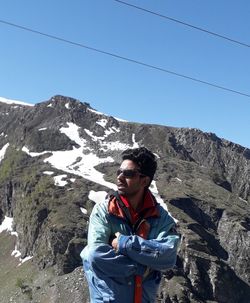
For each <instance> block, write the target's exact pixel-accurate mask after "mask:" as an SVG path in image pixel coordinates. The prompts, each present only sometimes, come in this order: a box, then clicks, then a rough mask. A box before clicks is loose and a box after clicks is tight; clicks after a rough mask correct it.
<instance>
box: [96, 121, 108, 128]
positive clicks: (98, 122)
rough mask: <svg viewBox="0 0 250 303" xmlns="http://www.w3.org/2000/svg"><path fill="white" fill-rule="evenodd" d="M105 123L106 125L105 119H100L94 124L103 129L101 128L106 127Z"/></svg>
mask: <svg viewBox="0 0 250 303" xmlns="http://www.w3.org/2000/svg"><path fill="white" fill-rule="evenodd" d="M107 123H108V120H107V119H101V120H99V121H97V122H96V124H99V125H101V127H103V128H105V127H106V125H107Z"/></svg>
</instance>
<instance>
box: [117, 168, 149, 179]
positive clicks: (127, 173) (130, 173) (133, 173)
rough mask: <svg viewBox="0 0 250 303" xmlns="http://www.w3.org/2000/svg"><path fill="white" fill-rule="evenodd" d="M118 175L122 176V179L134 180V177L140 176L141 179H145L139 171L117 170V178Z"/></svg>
mask: <svg viewBox="0 0 250 303" xmlns="http://www.w3.org/2000/svg"><path fill="white" fill-rule="evenodd" d="M120 174H122V175H123V177H124V178H128V179H131V178H134V177H135V176H136V175H138V174H139V175H140V176H141V177H145V175H143V174H141V173H140V170H139V169H121V168H119V169H118V170H117V172H116V175H117V177H118V176H120Z"/></svg>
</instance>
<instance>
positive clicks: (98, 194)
mask: <svg viewBox="0 0 250 303" xmlns="http://www.w3.org/2000/svg"><path fill="white" fill-rule="evenodd" d="M107 194H108V193H107V192H106V191H94V190H91V191H90V192H89V195H88V198H89V199H90V200H91V201H94V202H95V203H99V202H101V201H104V200H105V198H106V196H107Z"/></svg>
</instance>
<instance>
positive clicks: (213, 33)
mask: <svg viewBox="0 0 250 303" xmlns="http://www.w3.org/2000/svg"><path fill="white" fill-rule="evenodd" d="M114 1H115V2H119V3H120V4H124V5H127V6H130V7H132V8H136V9H138V10H141V11H143V12H146V13H149V14H152V15H155V16H158V17H161V18H164V19H167V20H169V21H173V22H176V23H179V24H182V25H185V26H188V27H189V28H192V29H195V30H198V31H201V32H204V33H206V34H209V35H213V36H216V37H218V38H221V39H224V40H227V41H230V42H232V43H236V44H239V45H241V46H245V47H250V44H247V43H244V42H241V41H238V40H235V39H232V38H230V37H226V36H223V35H221V34H218V33H215V32H212V31H209V30H207V29H204V28H201V27H198V26H195V25H192V24H189V23H186V22H183V21H181V20H178V19H175V18H171V17H168V16H166V15H162V14H159V13H156V12H153V11H151V10H148V9H146V8H143V7H140V6H137V5H134V4H130V3H127V2H125V1H120V0H114Z"/></svg>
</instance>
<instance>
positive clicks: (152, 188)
mask: <svg viewBox="0 0 250 303" xmlns="http://www.w3.org/2000/svg"><path fill="white" fill-rule="evenodd" d="M149 189H150V190H151V192H152V194H153V195H154V196H155V198H156V201H157V202H158V203H159V204H160V205H161V206H162V207H163V208H164V209H166V211H167V212H168V213H169V215H170V216H171V217H172V218H173V219H174V221H175V223H177V222H178V220H177V219H175V218H174V217H173V216H172V215H171V213H170V212H169V210H168V207H167V205H166V203H165V202H164V201H163V199H162V197H161V196H160V195H159V192H158V189H157V186H156V182H155V181H154V180H153V181H152V183H151V185H150V187H149Z"/></svg>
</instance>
